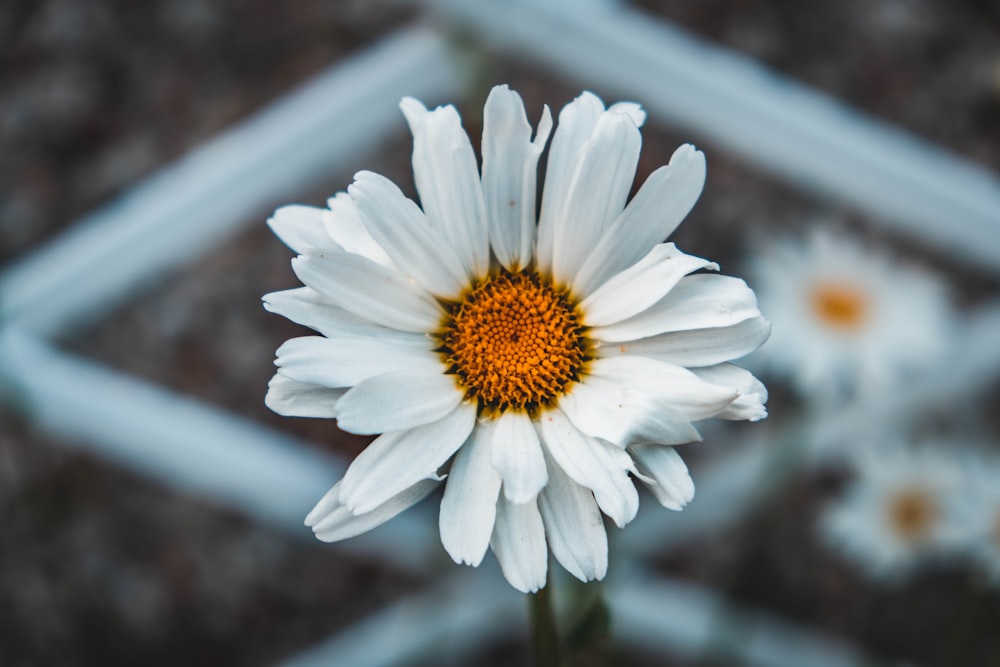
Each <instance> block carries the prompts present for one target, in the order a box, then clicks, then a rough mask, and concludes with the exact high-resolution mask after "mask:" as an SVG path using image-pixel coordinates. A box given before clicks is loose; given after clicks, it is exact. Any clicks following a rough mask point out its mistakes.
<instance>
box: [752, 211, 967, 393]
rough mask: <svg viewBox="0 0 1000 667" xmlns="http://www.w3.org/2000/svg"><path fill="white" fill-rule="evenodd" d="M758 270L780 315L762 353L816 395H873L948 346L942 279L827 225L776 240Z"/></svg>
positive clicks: (768, 301)
mask: <svg viewBox="0 0 1000 667" xmlns="http://www.w3.org/2000/svg"><path fill="white" fill-rule="evenodd" d="M751 273H752V275H753V279H754V283H755V285H756V286H757V292H758V294H759V296H760V303H761V307H762V309H763V310H764V311H765V312H767V313H768V317H769V318H771V320H772V321H773V322H774V323H775V329H774V331H775V333H774V335H773V336H771V338H770V340H769V341H767V344H765V345H764V346H763V347H762V348H761V350H760V354H759V355H757V359H758V360H759V361H760V362H761V364H762V365H764V366H766V367H768V368H770V369H772V370H773V371H774V372H775V373H776V374H778V375H783V376H785V377H787V378H788V379H790V380H791V381H792V382H793V383H794V384H795V385H796V387H797V388H798V389H799V390H800V391H801V392H802V393H803V394H805V395H806V396H809V397H810V398H813V399H816V400H820V401H822V400H827V399H830V398H836V399H840V398H843V397H845V396H862V395H872V394H876V393H877V392H879V391H882V390H885V389H887V388H889V387H891V386H894V385H897V384H898V383H900V382H902V381H905V380H906V379H907V378H908V377H911V376H912V375H913V373H915V372H919V371H920V370H922V369H925V368H927V367H929V366H931V365H932V364H933V363H934V361H935V360H936V359H937V358H939V357H940V355H941V354H942V353H943V352H944V351H945V350H946V347H947V342H948V340H949V330H950V326H951V317H950V312H949V309H948V302H947V298H946V294H945V289H944V286H943V284H942V283H941V281H939V280H937V279H936V278H935V277H933V276H932V275H931V274H929V273H927V272H924V271H921V270H918V269H916V268H913V267H906V266H901V265H899V264H898V263H896V262H894V261H892V259H891V258H890V257H888V256H886V255H884V254H880V253H879V252H878V251H877V250H875V249H873V248H868V247H865V246H862V245H861V244H860V243H859V242H857V241H854V240H851V239H849V238H848V237H846V236H844V235H843V234H842V233H838V232H835V231H832V230H831V229H830V228H829V227H824V226H816V227H814V228H813V229H812V230H811V232H810V233H809V234H808V235H807V236H806V237H805V238H799V239H791V238H789V239H784V240H777V241H769V245H768V247H767V248H766V250H764V251H763V252H761V253H759V254H758V255H757V256H756V257H755V258H754V260H753V264H752V266H751Z"/></svg>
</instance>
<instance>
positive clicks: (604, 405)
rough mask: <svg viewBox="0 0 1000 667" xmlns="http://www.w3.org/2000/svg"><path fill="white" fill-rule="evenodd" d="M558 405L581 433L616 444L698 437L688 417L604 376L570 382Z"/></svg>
mask: <svg viewBox="0 0 1000 667" xmlns="http://www.w3.org/2000/svg"><path fill="white" fill-rule="evenodd" d="M559 407H560V409H562V410H563V411H564V412H565V413H566V416H567V417H569V418H570V421H572V422H573V425H574V426H576V428H578V429H579V430H580V431H581V432H582V433H585V434H587V435H589V436H591V437H594V438H600V439H603V440H607V441H608V442H610V443H613V444H615V445H618V446H619V447H624V446H626V445H629V444H633V443H642V442H657V443H664V444H668V443H669V444H684V443H688V442H697V441H699V440H701V436H700V435H699V434H698V431H697V430H696V429H695V427H694V426H693V425H692V424H691V418H690V417H685V416H683V415H681V414H679V412H678V411H676V410H672V409H670V408H669V407H668V406H664V405H663V404H662V403H661V402H657V401H656V400H654V398H652V397H650V396H647V395H644V394H642V393H640V392H638V391H635V390H633V389H630V388H628V387H627V386H622V385H621V384H620V383H619V382H617V381H611V380H608V379H607V378H601V377H594V376H591V377H588V378H586V379H585V380H584V381H583V382H581V383H579V384H576V385H574V387H573V390H572V392H570V393H569V394H568V395H566V396H563V397H562V399H560V401H559Z"/></svg>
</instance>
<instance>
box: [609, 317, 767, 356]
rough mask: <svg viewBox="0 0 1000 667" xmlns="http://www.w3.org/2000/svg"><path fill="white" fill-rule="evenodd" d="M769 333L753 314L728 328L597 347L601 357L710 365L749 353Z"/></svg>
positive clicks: (696, 330)
mask: <svg viewBox="0 0 1000 667" xmlns="http://www.w3.org/2000/svg"><path fill="white" fill-rule="evenodd" d="M770 333H771V325H770V323H769V322H768V321H767V320H765V319H764V318H763V317H753V318H750V319H749V320H744V321H743V322H740V323H739V324H734V325H733V326H729V327H722V328H719V329H695V330H692V331H678V332H675V333H666V334H661V335H659V336H653V337H651V338H643V339H641V340H633V341H629V342H625V343H615V344H614V345H606V346H602V347H601V348H600V350H601V354H602V355H604V356H611V355H617V354H628V355H641V356H644V357H650V358H652V359H659V360H661V361H666V362H669V363H672V364H677V365H678V366H713V365H715V364H719V363H722V362H724V361H731V360H733V359H739V358H740V357H742V356H745V355H747V354H750V353H751V352H753V351H754V350H756V349H757V348H758V347H760V346H761V344H762V343H763V342H764V341H765V340H767V337H768V335H769V334H770Z"/></svg>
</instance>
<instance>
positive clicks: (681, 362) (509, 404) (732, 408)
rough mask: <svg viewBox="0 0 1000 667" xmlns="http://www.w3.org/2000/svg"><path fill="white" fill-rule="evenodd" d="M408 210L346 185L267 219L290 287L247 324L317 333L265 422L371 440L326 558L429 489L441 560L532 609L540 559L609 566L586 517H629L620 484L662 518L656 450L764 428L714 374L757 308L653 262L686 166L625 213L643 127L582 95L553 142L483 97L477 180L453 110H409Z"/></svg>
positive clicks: (384, 187) (688, 487)
mask: <svg viewBox="0 0 1000 667" xmlns="http://www.w3.org/2000/svg"><path fill="white" fill-rule="evenodd" d="M401 108H402V110H403V113H404V115H405V116H406V120H407V121H408V123H409V126H410V129H411V131H412V132H413V137H414V148H413V170H414V177H415V181H416V187H417V191H418V194H419V197H420V202H421V203H420V206H418V205H417V204H416V203H414V202H413V201H411V200H410V199H408V198H406V197H405V196H404V195H403V193H402V192H401V191H400V190H399V189H398V188H397V187H396V186H395V185H394V184H393V183H391V182H390V181H389V180H387V179H386V178H384V177H382V176H379V175H378V174H374V173H370V172H360V173H358V174H357V175H356V176H355V180H354V183H353V184H351V185H350V187H349V188H348V189H347V192H346V193H340V194H338V195H336V196H335V197H333V198H332V199H330V200H329V202H328V208H326V209H315V208H308V207H301V206H293V207H285V208H281V209H279V210H278V211H277V212H276V213H275V215H274V217H273V218H272V219H271V220H270V225H271V227H272V229H273V230H274V231H275V232H276V234H277V235H278V236H279V237H280V238H281V239H282V240H283V241H284V242H285V243H286V244H287V245H288V246H290V247H291V248H292V249H293V250H294V251H296V252H297V253H298V257H296V258H295V259H294V260H293V261H292V266H293V268H294V271H295V273H296V275H297V276H298V277H299V279H300V280H301V281H302V282H303V284H304V287H301V288H297V289H292V290H287V291H282V292H276V293H273V294H269V295H267V296H265V297H264V304H265V307H266V308H267V309H268V310H270V311H273V312H275V313H278V314H280V315H283V316H285V317H288V318H289V319H292V320H294V321H296V322H298V323H300V324H303V325H305V326H307V327H310V328H312V329H314V330H315V331H317V332H318V334H319V335H316V336H306V337H303V338H296V339H292V340H290V341H288V342H286V343H285V344H284V345H282V346H281V347H280V348H279V349H278V352H277V360H276V362H275V363H276V365H277V366H278V372H277V374H276V375H275V376H274V378H273V379H272V381H271V383H270V385H269V389H268V394H267V398H266V403H267V405H268V406H269V407H271V408H272V409H273V410H275V411H276V412H279V413H281V414H284V415H297V416H306V417H333V418H336V419H337V420H338V423H339V426H340V428H342V429H344V430H346V431H349V432H352V433H359V434H381V435H379V437H377V438H376V439H375V440H374V441H373V442H372V443H371V445H369V446H368V447H367V448H366V449H365V450H364V451H363V452H362V453H361V454H360V455H358V457H357V458H356V459H355V460H354V461H353V462H352V463H351V465H350V466H349V468H348V470H347V471H346V473H345V474H344V476H343V478H342V479H341V480H340V481H339V482H337V484H336V485H334V487H333V488H332V489H331V490H330V492H329V493H327V494H326V496H325V497H323V499H322V500H320V502H319V504H318V505H317V506H316V508H315V509H314V510H313V511H312V512H311V513H310V514H309V516H308V517H307V519H306V523H307V525H309V526H311V527H312V529H313V531H314V532H315V534H316V536H317V537H318V538H319V539H321V540H325V541H335V540H341V539H345V538H348V537H351V536H353V535H357V534H359V533H362V532H365V531H367V530H369V529H371V528H373V527H375V526H377V525H379V524H381V523H383V522H385V521H387V520H388V519H390V518H392V517H393V516H395V515H396V514H397V513H399V512H400V511H402V510H404V509H406V508H407V507H409V506H411V505H413V504H414V503H416V502H417V501H419V500H420V499H421V498H423V497H424V496H426V495H427V494H428V493H429V492H430V491H431V490H432V489H434V488H435V487H436V486H438V485H441V484H444V494H443V498H442V501H441V508H440V515H439V518H440V521H439V523H440V533H441V541H442V543H443V545H444V547H445V549H446V551H447V552H448V553H449V555H451V557H452V558H453V559H454V560H455V561H456V562H460V563H468V564H470V565H478V564H479V563H480V561H481V560H482V559H483V557H484V555H485V552H486V551H487V550H488V549H489V548H490V547H492V550H493V553H494V554H495V556H496V558H497V560H498V561H499V564H500V566H501V569H502V571H503V573H504V575H505V576H506V578H507V580H508V581H509V582H510V583H511V584H512V585H513V586H514V587H515V588H517V589H519V590H522V591H534V590H537V589H538V588H540V587H542V586H543V585H544V583H545V578H546V569H547V561H548V552H549V550H551V552H552V554H553V555H554V556H555V558H556V559H557V560H558V561H559V562H560V563H561V564H562V565H563V566H564V567H565V568H566V569H567V570H568V571H569V572H570V573H572V574H573V575H575V576H576V577H578V578H580V579H582V580H585V581H586V580H592V579H600V578H602V577H603V576H604V574H605V571H606V568H607V536H606V534H605V529H604V523H603V519H602V513H603V514H606V515H607V516H608V517H610V518H611V520H612V521H614V522H615V523H616V524H617V525H618V526H624V525H625V524H627V523H628V522H629V521H631V519H632V518H633V517H634V516H635V514H636V510H637V507H638V502H639V497H638V494H637V491H636V488H635V484H634V482H633V478H634V479H638V480H640V481H642V482H643V483H645V484H646V485H647V486H648V487H649V488H650V489H651V490H652V492H653V494H654V496H655V497H656V498H657V499H658V500H659V501H660V502H661V503H662V504H663V505H665V506H666V507H669V508H672V509H680V508H681V507H682V506H683V505H685V504H686V503H687V502H688V501H689V500H690V499H691V498H692V496H693V493H694V487H693V484H692V482H691V478H690V477H689V475H688V473H687V469H686V467H685V465H684V463H683V461H682V460H681V459H680V457H679V456H678V454H677V453H676V452H675V451H674V449H673V448H672V445H677V444H681V443H686V442H692V441H696V440H698V439H699V435H698V431H697V430H696V428H695V426H694V422H696V421H698V420H702V419H706V418H709V417H720V418H723V419H749V420H757V419H761V418H763V417H764V416H765V414H766V413H765V409H764V401H765V400H766V391H765V389H764V386H763V385H762V384H761V383H760V382H759V381H758V380H757V379H756V378H754V377H753V376H752V375H751V374H750V373H749V372H747V371H745V370H743V369H741V368H739V367H737V366H735V365H733V364H731V363H729V362H730V361H731V360H733V359H736V358H738V357H741V356H743V355H745V354H747V353H749V352H751V351H752V350H754V349H756V348H757V347H758V346H759V345H760V344H761V342H763V340H764V339H765V338H766V337H767V335H768V331H769V328H770V327H769V324H768V323H767V322H766V321H765V320H764V318H763V317H762V316H761V314H760V311H759V310H758V308H757V302H756V299H755V297H754V294H753V292H752V291H751V290H750V289H749V288H748V287H747V286H746V284H745V283H744V282H743V281H741V280H738V279H736V278H730V277H725V276H721V275H716V274H712V273H700V271H702V270H714V269H716V268H717V267H716V266H715V265H714V264H713V263H711V262H709V261H708V260H705V259H701V258H699V257H693V256H691V255H687V254H685V253H683V252H681V251H680V250H678V249H677V248H676V247H675V246H674V245H673V244H672V243H664V242H663V240H664V239H665V238H666V237H667V236H669V235H670V234H671V233H672V232H673V230H674V229H675V228H676V226H677V225H678V224H679V223H680V222H681V220H682V219H683V218H684V217H685V216H686V215H687V213H688V211H689V210H690V209H691V207H692V206H693V205H694V203H695V201H696V200H697V198H698V196H699V195H700V193H701V190H702V186H703V184H704V179H705V160H704V156H703V155H702V154H701V153H700V152H699V151H697V150H696V149H695V148H693V147H692V146H690V145H685V146H681V147H680V148H678V149H677V151H675V152H674V154H673V156H672V157H671V159H670V163H669V164H668V165H666V166H664V167H661V168H660V169H658V170H656V171H655V172H653V173H652V174H651V175H650V176H649V178H648V179H647V180H646V181H645V183H644V184H643V185H642V187H641V188H640V189H639V191H638V193H637V194H636V195H635V197H634V198H632V200H631V201H628V202H627V199H628V193H629V190H630V188H631V184H632V180H633V178H634V175H635V169H636V164H637V162H638V158H639V150H640V144H641V138H640V133H639V126H640V125H641V124H642V122H643V120H644V117H645V114H644V113H643V112H642V110H641V109H640V108H639V107H638V105H635V104H631V103H621V104H615V105H613V106H611V107H609V108H605V105H604V103H603V102H602V101H601V100H600V99H598V98H597V97H596V96H595V95H593V94H591V93H583V94H582V95H580V96H579V97H578V98H576V99H575V100H574V101H573V102H571V103H570V104H568V105H567V106H566V107H565V108H564V109H563V110H562V112H561V113H560V115H559V125H558V128H557V129H556V130H555V132H554V133H553V136H552V142H551V146H550V147H549V154H548V167H547V169H546V173H545V177H544V187H543V192H544V194H543V196H542V200H541V208H540V213H539V214H538V215H537V216H536V205H535V204H536V201H535V199H536V189H537V188H536V178H537V176H536V172H537V169H536V167H537V163H538V159H539V156H540V155H541V153H542V151H543V150H544V148H545V145H546V143H547V140H548V137H549V134H550V132H551V130H552V126H553V123H552V119H551V116H550V114H549V111H548V109H547V108H546V109H545V110H544V112H543V114H542V116H541V120H540V121H539V123H538V127H537V129H535V130H534V132H533V130H532V127H531V124H530V123H529V121H528V118H527V115H526V113H525V110H524V105H523V104H522V101H521V98H520V97H519V96H518V95H517V94H516V93H515V92H513V91H511V90H509V89H508V88H507V87H506V86H498V87H496V88H494V89H493V90H492V92H491V93H490V95H489V97H488V99H487V101H486V106H485V110H484V116H483V141H482V156H483V160H482V167H481V169H480V167H479V165H478V164H477V160H476V157H475V153H474V152H473V148H472V144H471V143H470V141H469V138H468V136H467V135H466V133H465V131H464V130H463V129H462V125H461V121H460V119H459V116H458V113H457V112H456V110H455V109H454V107H452V106H444V107H439V108H437V109H434V110H427V109H426V108H425V107H424V106H423V105H422V104H421V103H420V102H418V101H416V100H414V99H410V98H406V99H404V100H403V101H402V103H401Z"/></svg>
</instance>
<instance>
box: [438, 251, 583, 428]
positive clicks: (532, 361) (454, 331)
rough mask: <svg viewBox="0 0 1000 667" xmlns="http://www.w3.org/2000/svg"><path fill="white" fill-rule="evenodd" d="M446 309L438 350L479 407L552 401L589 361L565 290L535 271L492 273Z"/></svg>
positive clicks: (538, 404) (530, 405) (517, 406)
mask: <svg viewBox="0 0 1000 667" xmlns="http://www.w3.org/2000/svg"><path fill="white" fill-rule="evenodd" d="M449 311H450V312H449V315H448V317H447V318H446V320H445V322H444V325H443V327H442V330H441V333H439V334H438V337H439V339H440V340H441V347H440V348H439V351H440V353H441V354H442V355H443V357H444V359H445V363H446V364H447V365H448V367H449V372H451V373H454V374H455V375H457V376H458V378H459V380H460V381H461V383H462V386H463V387H464V388H465V390H466V393H467V394H468V395H469V397H470V398H471V397H474V398H476V399H477V400H478V401H479V405H480V409H481V410H484V411H487V412H503V411H504V410H507V409H510V408H514V409H524V410H528V411H529V412H534V411H536V410H537V409H538V408H540V407H543V406H546V405H550V404H551V403H552V402H553V401H554V400H555V399H556V398H558V397H559V396H561V395H562V394H564V393H565V392H566V390H567V388H568V386H569V385H570V383H572V382H574V381H575V380H577V379H578V378H579V373H580V370H581V367H582V365H583V363H584V362H585V361H586V360H587V358H588V357H587V351H588V348H587V339H586V338H584V336H583V329H584V328H583V326H582V325H581V324H580V317H579V315H578V314H577V312H576V309H575V308H574V306H573V303H572V302H571V300H570V298H569V295H568V294H567V293H566V292H564V291H560V290H557V289H555V288H554V287H553V286H552V285H551V284H549V283H548V282H546V281H544V280H542V279H541V278H540V277H539V276H538V275H537V274H535V273H533V272H529V271H521V272H518V273H508V272H507V271H502V272H501V273H499V274H496V275H494V276H491V277H490V278H488V279H487V280H486V281H484V282H482V283H480V284H479V285H478V286H476V287H474V288H473V289H472V290H471V291H470V292H469V293H468V294H467V295H466V296H465V297H464V298H463V299H462V300H461V301H459V302H458V303H456V304H454V305H453V306H452V307H451V308H449Z"/></svg>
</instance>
